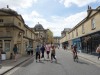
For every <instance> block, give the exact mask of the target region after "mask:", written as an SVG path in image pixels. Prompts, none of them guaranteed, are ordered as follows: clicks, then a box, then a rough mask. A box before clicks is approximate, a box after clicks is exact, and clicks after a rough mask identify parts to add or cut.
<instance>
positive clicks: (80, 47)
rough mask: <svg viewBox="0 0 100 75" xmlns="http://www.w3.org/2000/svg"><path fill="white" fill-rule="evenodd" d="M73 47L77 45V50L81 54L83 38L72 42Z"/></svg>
mask: <svg viewBox="0 0 100 75" xmlns="http://www.w3.org/2000/svg"><path fill="white" fill-rule="evenodd" d="M72 43H73V45H75V44H76V45H77V50H78V51H80V52H81V49H82V46H81V38H76V39H73V40H72Z"/></svg>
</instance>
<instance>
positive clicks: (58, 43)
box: [53, 36, 61, 46]
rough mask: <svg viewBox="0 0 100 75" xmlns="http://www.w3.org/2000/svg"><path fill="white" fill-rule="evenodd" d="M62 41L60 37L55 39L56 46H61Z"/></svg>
mask: <svg viewBox="0 0 100 75" xmlns="http://www.w3.org/2000/svg"><path fill="white" fill-rule="evenodd" d="M60 39H61V37H58V36H56V37H54V41H53V43H54V44H55V45H56V46H57V45H60Z"/></svg>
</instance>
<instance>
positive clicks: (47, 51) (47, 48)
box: [45, 44, 50, 59]
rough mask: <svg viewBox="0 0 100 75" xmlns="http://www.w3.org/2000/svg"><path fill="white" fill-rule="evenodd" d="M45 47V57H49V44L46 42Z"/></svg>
mask: <svg viewBox="0 0 100 75" xmlns="http://www.w3.org/2000/svg"><path fill="white" fill-rule="evenodd" d="M45 48H46V53H47V59H49V54H50V45H49V44H47V45H46V47H45Z"/></svg>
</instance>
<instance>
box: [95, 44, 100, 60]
mask: <svg viewBox="0 0 100 75" xmlns="http://www.w3.org/2000/svg"><path fill="white" fill-rule="evenodd" d="M96 53H98V60H99V58H100V44H99V46H98V47H97V49H96Z"/></svg>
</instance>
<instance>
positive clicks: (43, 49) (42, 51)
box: [40, 45, 45, 59]
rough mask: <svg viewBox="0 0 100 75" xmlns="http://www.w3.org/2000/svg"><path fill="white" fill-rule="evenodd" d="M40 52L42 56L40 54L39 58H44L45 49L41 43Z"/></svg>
mask: <svg viewBox="0 0 100 75" xmlns="http://www.w3.org/2000/svg"><path fill="white" fill-rule="evenodd" d="M40 50H41V53H42V56H41V58H44V51H45V47H44V45H42V47H41V49H40ZM44 59H45V58H44Z"/></svg>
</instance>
